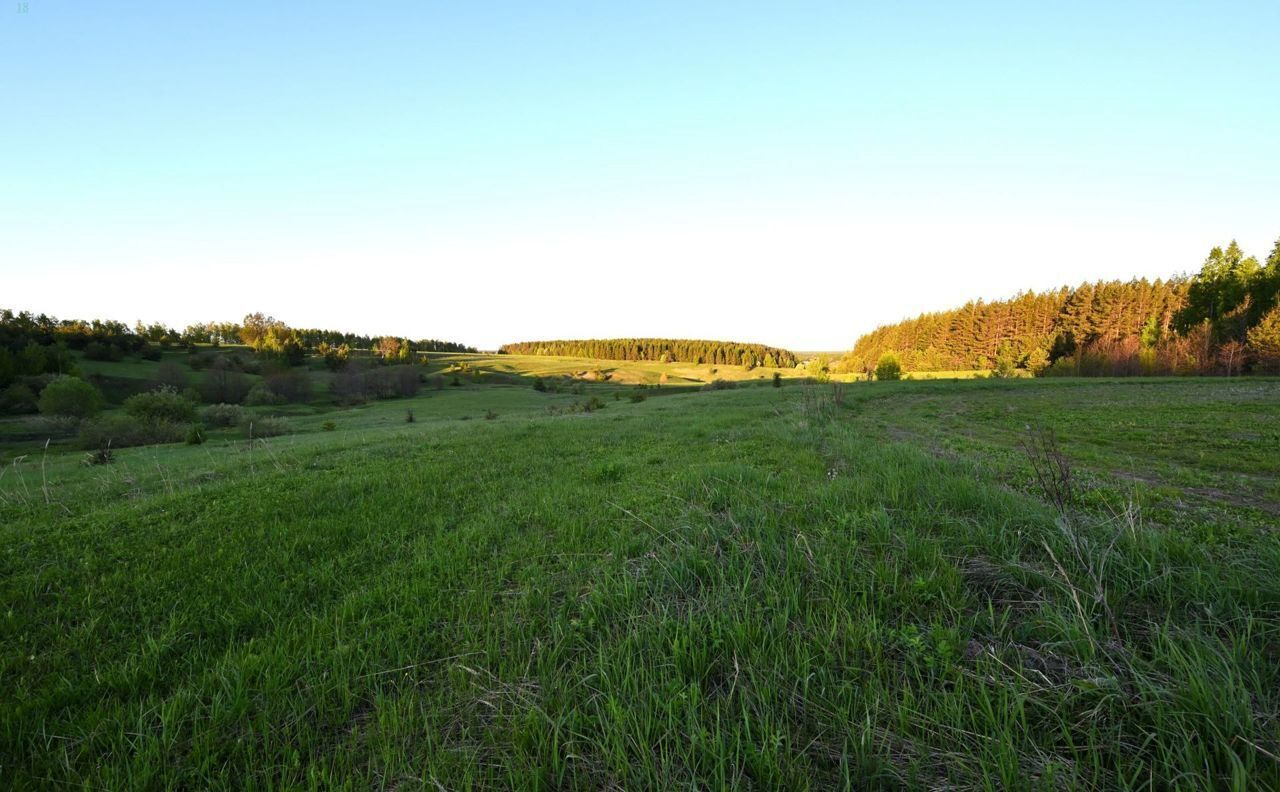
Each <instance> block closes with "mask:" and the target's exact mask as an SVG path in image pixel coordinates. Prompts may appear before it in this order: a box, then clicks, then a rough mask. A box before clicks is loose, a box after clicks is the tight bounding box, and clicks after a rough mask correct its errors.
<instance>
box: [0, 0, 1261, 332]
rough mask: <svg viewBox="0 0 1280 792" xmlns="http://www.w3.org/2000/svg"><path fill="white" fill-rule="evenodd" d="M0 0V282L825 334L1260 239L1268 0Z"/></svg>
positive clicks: (156, 307)
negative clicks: (21, 0) (976, 0)
mask: <svg viewBox="0 0 1280 792" xmlns="http://www.w3.org/2000/svg"><path fill="white" fill-rule="evenodd" d="M17 5H18V4H16V3H14V2H7V3H6V5H5V6H3V8H2V9H0V73H2V74H3V75H4V77H3V79H0V151H2V152H3V154H0V275H2V276H3V277H2V280H0V306H8V307H15V308H26V309H34V310H43V311H47V312H50V313H55V314H58V315H60V316H86V317H87V316H105V317H112V318H119V319H124V320H127V321H132V320H133V319H136V318H141V319H145V320H153V319H159V320H164V321H167V322H169V323H171V324H175V325H178V326H181V325H183V324H185V323H187V322H190V321H195V320H203V319H227V318H238V317H239V316H241V315H243V314H244V313H246V312H248V311H253V310H262V311H265V312H268V313H274V314H275V315H276V316H278V317H280V318H282V319H284V320H286V321H288V322H290V323H292V324H299V325H309V326H310V325H323V326H337V327H343V328H349V329H353V330H362V331H368V332H389V333H397V334H402V335H411V336H414V337H422V336H436V337H447V338H453V339H458V340H462V341H466V342H469V343H473V344H477V345H480V346H482V347H491V346H496V345H497V344H499V343H501V342H503V341H509V340H518V339H523V338H531V337H541V336H577V337H582V336H610V335H680V336H711V337H733V338H742V339H744V340H758V341H764V342H769V343H776V344H782V345H787V346H791V347H793V348H802V349H842V348H848V347H849V346H851V345H852V343H853V341H854V339H855V338H856V336H857V335H858V334H859V333H861V332H863V331H865V330H867V329H870V327H872V326H874V325H875V324H878V323H882V322H885V321H892V320H895V319H897V318H900V317H902V316H905V315H910V314H915V313H918V312H920V311H922V310H928V309H938V308H944V307H948V306H950V305H953V304H958V303H961V302H963V301H964V300H966V299H968V298H972V297H987V298H993V297H1000V296H1007V295H1009V294H1011V293H1013V292H1015V291H1017V290H1018V289H1020V288H1032V287H1034V288H1041V287H1049V286H1053V285H1057V284H1062V283H1075V282H1078V281H1080V280H1082V279H1085V278H1089V279H1093V278H1099V277H1126V278H1127V277H1129V276H1131V275H1147V276H1158V275H1168V274H1172V273H1175V272H1178V271H1184V270H1191V269H1194V268H1196V267H1197V266H1198V265H1199V263H1200V261H1201V260H1202V259H1203V258H1204V255H1205V254H1206V252H1207V251H1208V248H1209V247H1211V246H1212V245H1214V244H1219V243H1225V242H1226V241H1227V240H1229V239H1231V238H1233V237H1235V238H1238V239H1239V240H1240V242H1241V244H1242V245H1243V246H1244V247H1245V248H1246V250H1249V251H1250V252H1252V253H1254V254H1256V255H1259V256H1265V255H1266V253H1267V252H1268V251H1269V250H1270V249H1271V246H1272V244H1273V243H1274V241H1275V239H1276V238H1277V237H1280V101H1277V100H1278V99H1280V3H1277V2H1274V0H1272V1H1271V2H1252V3H1245V2H1235V3H1232V2H1224V3H1208V2H1202V3H1170V2H1161V3H1154V2H1152V3H1110V2H1109V3H1092V2H1072V3H1052V4H1049V3H1028V2H1017V3H998V4H996V3H987V4H973V3H949V2H948V3H943V2H938V3H900V4H889V3H853V2H830V3H803V2H787V3H769V4H757V3H748V2H732V3H730V2H724V3H721V2H679V3H677V2H671V3H668V2H653V1H651V0H650V1H647V2H643V3H638V2H637V3H616V2H594V3H588V2H578V3H555V2H542V3H514V2H510V3H496V2H489V3H485V2H465V3H438V2H422V1H419V2H403V3H401V2H344V3H321V2H308V3H295V4H272V3H227V2H217V3H213V2H207V3H188V2H166V3H160V2H121V3H87V2H70V1H69V0H67V1H63V2H58V1H56V0H30V2H29V3H27V4H26V6H27V12H26V13H17V10H18V9H17Z"/></svg>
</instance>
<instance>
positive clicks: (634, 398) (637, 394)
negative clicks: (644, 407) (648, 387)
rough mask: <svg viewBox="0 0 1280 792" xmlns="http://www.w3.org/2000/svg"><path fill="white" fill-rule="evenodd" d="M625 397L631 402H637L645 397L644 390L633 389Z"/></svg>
mask: <svg viewBox="0 0 1280 792" xmlns="http://www.w3.org/2000/svg"><path fill="white" fill-rule="evenodd" d="M627 398H629V399H631V403H632V404H639V403H640V402H642V401H644V400H645V399H646V398H647V397H646V396H645V395H644V391H641V390H633V391H631V393H630V394H629V395H628V396H627Z"/></svg>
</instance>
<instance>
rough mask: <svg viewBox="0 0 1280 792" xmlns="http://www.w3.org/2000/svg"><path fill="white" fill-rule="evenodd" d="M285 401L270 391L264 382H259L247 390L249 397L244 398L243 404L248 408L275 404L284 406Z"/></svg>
mask: <svg viewBox="0 0 1280 792" xmlns="http://www.w3.org/2000/svg"><path fill="white" fill-rule="evenodd" d="M286 401H288V400H287V399H285V397H283V396H281V395H280V394H278V393H276V392H275V391H273V390H271V388H270V387H269V386H268V385H267V383H265V382H259V383H258V384H256V385H254V386H253V387H252V388H250V389H249V395H248V396H245V397H244V403H245V404H247V405H249V406H250V407H266V406H271V405H276V404H284V403H285V402H286Z"/></svg>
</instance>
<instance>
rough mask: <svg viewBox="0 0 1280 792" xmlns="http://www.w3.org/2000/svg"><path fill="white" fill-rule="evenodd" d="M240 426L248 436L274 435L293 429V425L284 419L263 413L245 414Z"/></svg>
mask: <svg viewBox="0 0 1280 792" xmlns="http://www.w3.org/2000/svg"><path fill="white" fill-rule="evenodd" d="M240 428H241V429H243V430H244V433H245V436H246V437H250V438H255V437H276V436H278V435H282V434H288V433H289V432H291V431H293V427H291V426H290V425H289V422H288V421H286V420H285V419H283V418H275V417H271V416H265V415H259V416H252V415H246V416H245V417H244V419H243V420H242V421H241V422H240Z"/></svg>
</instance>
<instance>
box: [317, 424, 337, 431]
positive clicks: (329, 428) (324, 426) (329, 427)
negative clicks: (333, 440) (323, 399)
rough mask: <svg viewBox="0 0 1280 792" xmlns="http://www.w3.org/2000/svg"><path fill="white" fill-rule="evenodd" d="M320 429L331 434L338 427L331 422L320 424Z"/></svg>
mask: <svg viewBox="0 0 1280 792" xmlns="http://www.w3.org/2000/svg"><path fill="white" fill-rule="evenodd" d="M320 428H321V429H323V430H325V431H326V432H332V431H333V430H334V429H337V428H338V425H337V424H336V423H334V422H333V421H325V422H324V423H322V424H320Z"/></svg>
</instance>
